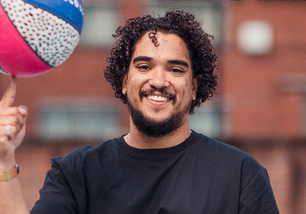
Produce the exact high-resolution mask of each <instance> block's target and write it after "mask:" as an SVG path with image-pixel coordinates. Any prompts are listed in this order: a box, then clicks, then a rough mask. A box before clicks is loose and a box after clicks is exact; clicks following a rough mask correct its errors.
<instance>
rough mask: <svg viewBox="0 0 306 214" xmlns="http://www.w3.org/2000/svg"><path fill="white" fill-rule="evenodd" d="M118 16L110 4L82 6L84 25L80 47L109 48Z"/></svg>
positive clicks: (112, 40)
mask: <svg viewBox="0 0 306 214" xmlns="http://www.w3.org/2000/svg"><path fill="white" fill-rule="evenodd" d="M117 25H118V14H117V13H116V8H115V6H114V5H112V4H84V24H83V31H82V34H81V39H80V45H85V46H109V45H111V44H112V43H113V42H114V39H113V38H112V34H113V33H114V32H115V30H116V28H117V27H118V26H117Z"/></svg>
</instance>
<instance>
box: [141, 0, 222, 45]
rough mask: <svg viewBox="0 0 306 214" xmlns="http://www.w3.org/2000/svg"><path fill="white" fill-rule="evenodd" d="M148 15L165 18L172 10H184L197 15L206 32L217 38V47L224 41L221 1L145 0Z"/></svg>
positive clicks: (215, 40)
mask: <svg viewBox="0 0 306 214" xmlns="http://www.w3.org/2000/svg"><path fill="white" fill-rule="evenodd" d="M143 1H144V3H145V5H146V8H147V13H149V14H156V15H160V16H163V15H164V14H165V12H166V11H167V10H169V9H172V8H177V9H184V10H185V11H189V12H192V13H193V14H195V16H196V19H197V20H198V21H201V22H202V23H203V25H202V28H203V30H204V31H205V32H207V33H209V34H211V35H213V36H214V37H215V39H214V43H215V45H219V44H220V43H221V39H222V3H221V1H218V0H216V1H203V0H201V1H200V0H197V1H195V0H190V1H183V0H176V1H175V0H159V1H150V0H143Z"/></svg>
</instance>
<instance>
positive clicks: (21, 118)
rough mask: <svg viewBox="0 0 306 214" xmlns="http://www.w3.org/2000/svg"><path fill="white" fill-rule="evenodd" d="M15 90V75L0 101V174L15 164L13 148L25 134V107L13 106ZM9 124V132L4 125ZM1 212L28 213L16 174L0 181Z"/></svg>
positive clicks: (16, 146)
mask: <svg viewBox="0 0 306 214" xmlns="http://www.w3.org/2000/svg"><path fill="white" fill-rule="evenodd" d="M16 90H17V83H16V77H12V78H11V81H10V84H9V86H8V88H7V90H6V92H5V93H4V95H3V98H2V100H1V101H0V174H3V173H4V172H7V171H9V170H10V169H12V168H13V167H14V166H15V164H16V160H15V150H16V148H18V147H19V146H20V144H21V142H22V140H23V138H24V136H25V121H26V117H27V110H26V108H25V107H13V106H12V105H13V103H14V101H15V96H16ZM7 125H10V131H9V132H10V133H8V132H7V129H6V126H7ZM0 198H1V200H0V209H1V213H5V214H6V213H10V214H17V213H18V214H28V213H29V211H28V208H27V206H26V203H25V200H24V197H23V194H22V191H21V186H20V183H19V179H18V176H17V177H14V178H12V179H11V180H8V181H0Z"/></svg>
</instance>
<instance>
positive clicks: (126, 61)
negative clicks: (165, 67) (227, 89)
mask: <svg viewBox="0 0 306 214" xmlns="http://www.w3.org/2000/svg"><path fill="white" fill-rule="evenodd" d="M157 31H160V32H163V33H173V34H176V35H178V36H179V37H181V38H182V39H183V40H184V41H185V43H186V44H187V47H188V50H189V53H190V58H191V63H192V69H193V76H194V77H196V78H197V79H198V90H197V94H196V99H195V100H193V101H192V103H191V107H190V110H189V113H190V114H192V113H194V108H195V106H198V107H199V106H200V105H201V103H204V102H205V101H206V100H208V99H210V98H211V97H212V96H213V94H214V93H215V90H216V86H217V75H216V74H215V73H214V70H215V68H216V67H217V58H218V55H217V54H216V53H215V47H214V46H213V45H212V43H211V41H212V40H213V36H211V35H209V34H207V33H205V32H204V31H203V30H202V27H201V23H200V22H198V21H196V20H195V17H194V15H193V14H191V13H189V12H185V11H183V10H173V11H167V12H166V14H165V16H164V17H158V18H155V17H153V16H151V15H145V16H142V17H135V18H131V19H129V20H127V21H126V25H125V26H120V27H119V28H118V29H117V30H116V33H115V34H113V37H114V38H117V43H116V46H115V47H114V48H113V49H112V50H111V55H110V57H108V58H107V63H108V65H107V66H106V68H105V69H104V76H105V78H106V80H107V81H108V82H109V83H110V84H111V85H112V88H113V89H114V90H115V96H116V97H117V98H120V99H121V100H122V101H123V103H125V104H126V103H127V96H126V95H125V94H123V93H122V79H123V76H124V74H126V73H127V72H128V70H129V66H130V62H131V58H132V54H133V52H134V50H135V46H136V44H137V42H138V41H139V40H140V38H142V36H143V35H144V34H145V33H147V32H152V33H150V34H149V35H150V38H151V40H152V42H153V43H154V44H155V45H156V46H157V45H158V41H157V40H156V38H155V37H154V33H156V32H157Z"/></svg>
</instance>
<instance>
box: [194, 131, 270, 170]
mask: <svg viewBox="0 0 306 214" xmlns="http://www.w3.org/2000/svg"><path fill="white" fill-rule="evenodd" d="M198 135H199V137H198V140H197V145H198V147H199V148H198V149H202V150H203V152H204V154H205V155H206V156H208V158H209V160H211V161H212V162H214V163H215V164H216V165H223V166H225V167H228V168H237V170H242V171H248V170H252V171H253V173H257V172H258V171H260V170H263V169H264V167H263V166H262V165H261V164H260V163H259V162H258V161H257V160H256V159H255V158H253V157H252V156H251V155H249V154H248V153H247V152H245V151H242V150H241V149H239V148H237V147H235V146H233V145H230V144H226V143H224V142H221V141H218V140H216V139H212V138H210V137H207V136H205V135H202V134H198Z"/></svg>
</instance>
